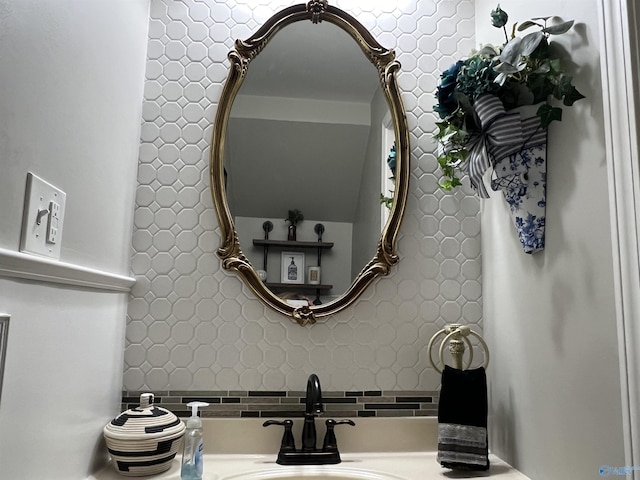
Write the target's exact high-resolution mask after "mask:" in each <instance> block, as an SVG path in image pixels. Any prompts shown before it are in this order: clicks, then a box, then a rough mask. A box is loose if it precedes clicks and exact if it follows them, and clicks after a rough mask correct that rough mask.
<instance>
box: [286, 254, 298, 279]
mask: <svg viewBox="0 0 640 480" xmlns="http://www.w3.org/2000/svg"><path fill="white" fill-rule="evenodd" d="M287 278H288V279H289V280H297V279H298V266H297V265H296V262H295V261H294V260H293V257H291V263H290V264H289V268H288V269H287Z"/></svg>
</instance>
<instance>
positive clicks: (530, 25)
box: [518, 20, 542, 32]
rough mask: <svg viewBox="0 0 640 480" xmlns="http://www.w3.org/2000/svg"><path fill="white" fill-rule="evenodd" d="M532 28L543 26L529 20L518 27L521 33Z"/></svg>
mask: <svg viewBox="0 0 640 480" xmlns="http://www.w3.org/2000/svg"><path fill="white" fill-rule="evenodd" d="M531 27H541V28H542V25H540V24H539V23H536V22H532V21H531V20H527V21H526V22H522V23H521V24H520V26H519V27H518V31H519V32H521V31H523V30H526V29H527V28H531Z"/></svg>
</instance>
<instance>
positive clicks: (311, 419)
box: [302, 373, 324, 452]
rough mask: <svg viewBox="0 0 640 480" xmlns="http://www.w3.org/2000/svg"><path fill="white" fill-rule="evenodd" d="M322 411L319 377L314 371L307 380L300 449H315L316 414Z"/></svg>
mask: <svg viewBox="0 0 640 480" xmlns="http://www.w3.org/2000/svg"><path fill="white" fill-rule="evenodd" d="M322 412H324V405H323V404H322V389H321V388H320V379H319V378H318V376H317V375H316V374H315V373H312V374H311V375H309V379H308V380H307V397H306V408H305V411H304V426H303V427H302V451H303V452H312V451H314V450H315V449H316V416H317V415H318V414H320V413H322Z"/></svg>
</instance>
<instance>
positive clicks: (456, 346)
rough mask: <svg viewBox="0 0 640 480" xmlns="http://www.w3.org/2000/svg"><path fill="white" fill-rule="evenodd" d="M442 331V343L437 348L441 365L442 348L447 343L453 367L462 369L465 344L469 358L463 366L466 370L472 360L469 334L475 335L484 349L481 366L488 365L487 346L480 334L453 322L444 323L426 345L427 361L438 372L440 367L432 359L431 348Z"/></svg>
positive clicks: (440, 371)
mask: <svg viewBox="0 0 640 480" xmlns="http://www.w3.org/2000/svg"><path fill="white" fill-rule="evenodd" d="M443 333H445V334H446V335H445V337H444V338H443V339H442V343H441V344H440V348H439V349H438V358H439V360H440V363H441V364H442V365H443V366H444V365H445V363H444V348H445V346H446V345H447V343H448V344H449V352H450V353H451V355H452V356H453V361H454V363H455V365H454V367H455V368H458V369H461V370H462V369H463V368H462V365H463V357H464V352H465V344H466V345H467V346H468V347H469V359H468V360H467V362H466V365H465V366H464V370H467V369H468V368H469V367H470V366H471V362H472V361H473V346H472V345H471V341H470V340H469V338H468V337H469V335H472V336H474V337H476V338H477V339H478V341H479V342H480V345H482V348H483V349H484V353H485V355H484V357H485V360H484V363H483V365H482V366H483V367H484V368H485V369H486V368H487V367H488V366H489V347H488V346H487V344H486V342H485V341H484V339H483V338H482V337H481V336H480V335H478V334H477V333H476V332H474V331H473V330H471V329H470V328H469V327H468V326H466V325H460V324H456V323H453V324H450V325H445V327H444V328H443V329H442V330H439V331H438V332H437V333H436V334H435V335H434V336H433V337H431V340H430V341H429V345H428V347H427V349H428V351H429V362H430V363H431V366H432V367H433V368H434V369H435V370H436V371H437V372H438V373H442V369H441V368H439V367H438V365H436V363H435V362H434V361H433V354H432V350H433V344H434V343H435V341H436V340H437V339H438V337H439V336H440V335H442V334H443Z"/></svg>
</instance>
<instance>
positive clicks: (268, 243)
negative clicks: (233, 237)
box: [253, 238, 333, 249]
mask: <svg viewBox="0 0 640 480" xmlns="http://www.w3.org/2000/svg"><path fill="white" fill-rule="evenodd" d="M253 244H254V245H255V246H257V247H286V248H290V247H294V248H295V247H297V248H326V249H329V248H333V242H302V241H290V240H263V239H260V238H254V239H253Z"/></svg>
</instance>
